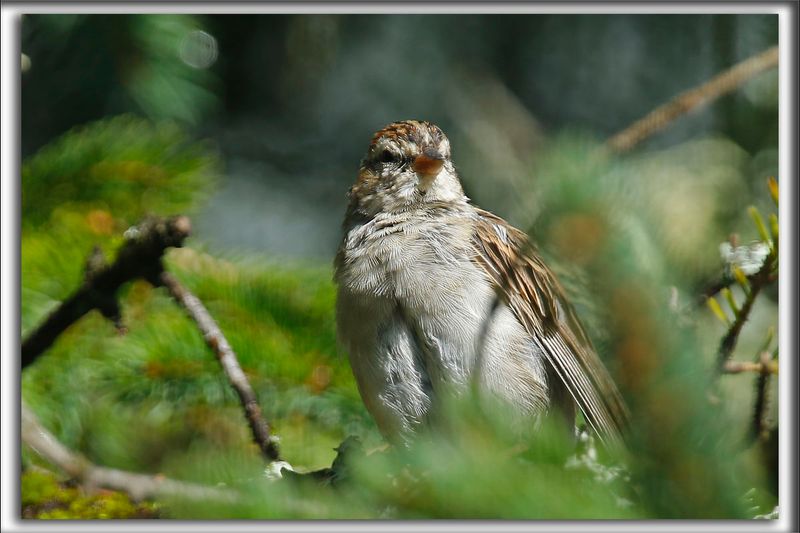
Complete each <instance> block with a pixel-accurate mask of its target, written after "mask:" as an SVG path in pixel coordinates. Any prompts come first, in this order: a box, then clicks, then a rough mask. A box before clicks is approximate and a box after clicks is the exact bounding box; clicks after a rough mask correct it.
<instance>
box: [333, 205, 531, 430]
mask: <svg viewBox="0 0 800 533" xmlns="http://www.w3.org/2000/svg"><path fill="white" fill-rule="evenodd" d="M473 220H474V213H472V212H470V211H469V210H468V209H459V210H452V211H443V212H442V211H440V212H436V213H430V212H422V213H420V212H409V213H403V214H391V215H389V214H380V215H378V216H376V217H375V218H373V219H371V220H369V221H366V222H364V223H361V224H355V225H353V226H352V227H350V228H349V230H348V231H347V233H346V235H345V237H344V240H343V242H342V246H341V248H340V250H339V254H338V255H337V261H336V274H335V278H336V281H337V283H338V285H339V291H338V299H337V323H338V328H339V336H340V339H341V341H342V342H343V344H344V345H345V347H346V348H347V350H348V352H349V356H350V361H351V366H352V368H353V372H354V374H355V377H356V380H357V382H358V385H359V389H360V391H361V394H362V397H363V399H364V401H365V403H366V405H367V407H368V409H369V410H370V411H371V412H372V414H373V416H375V418H376V420H377V421H378V425H379V427H381V429H382V430H383V431H384V433H388V434H397V433H400V434H404V433H408V432H413V430H414V427H416V426H418V425H419V424H421V423H424V421H425V419H426V417H427V414H428V411H429V410H430V409H431V405H432V403H433V397H434V396H435V395H436V392H437V390H443V388H445V387H452V386H456V388H457V387H459V386H463V385H466V384H467V383H468V382H469V380H470V379H478V380H479V381H480V382H481V384H482V385H483V386H484V387H485V388H486V389H487V390H489V391H492V392H493V393H495V394H496V395H497V396H498V397H500V398H503V399H506V400H508V401H509V402H511V403H512V404H513V405H515V406H516V407H518V408H519V409H520V410H521V411H523V412H526V413H529V412H538V411H543V410H544V409H545V408H546V405H547V388H546V387H547V385H546V379H545V371H544V368H543V361H542V357H541V354H540V353H538V352H537V348H536V345H535V343H534V342H533V341H532V339H531V338H530V337H529V336H528V335H527V333H526V332H525V330H524V328H523V327H522V325H521V324H520V323H519V321H518V320H517V319H516V318H515V316H514V315H513V313H512V312H511V310H510V309H509V308H508V307H507V306H506V305H505V304H504V303H502V302H497V301H496V298H497V297H496V293H495V290H494V288H493V286H492V282H491V280H490V279H489V278H488V277H487V275H486V274H485V272H484V271H483V270H482V269H481V268H480V267H479V266H478V265H477V264H476V263H475V262H474V254H475V252H474V250H473V245H472V232H473ZM476 372H477V373H476Z"/></svg>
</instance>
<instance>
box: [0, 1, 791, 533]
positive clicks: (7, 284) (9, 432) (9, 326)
mask: <svg viewBox="0 0 800 533" xmlns="http://www.w3.org/2000/svg"><path fill="white" fill-rule="evenodd" d="M136 12H138V13H160V12H161V13H179V12H183V13H207V14H223V13H253V14H256V13H263V14H267V13H342V14H344V13H420V14H445V13H450V14H457V13H486V14H500V13H520V14H526V13H527V14H534V13H542V14H544V13H564V14H568V13H576V14H577V13H598V14H599V13H607V14H613V13H620V14H621V13H642V14H644V13H649V14H656V13H657V14H660V13H664V14H667V13H669V14H675V13H684V14H701V13H753V14H755V13H774V14H777V15H779V45H780V67H779V91H780V93H779V94H780V97H779V101H780V107H779V110H780V111H779V112H780V119H779V157H780V163H779V165H780V166H779V169H780V176H781V180H780V188H781V205H780V216H779V218H780V247H781V250H782V254H781V256H782V257H781V259H782V262H783V265H782V268H781V270H780V279H779V297H780V301H781V305H780V310H779V344H780V352H781V353H782V354H784V357H783V358H781V372H780V374H779V398H780V410H779V412H780V415H779V416H780V427H781V430H780V436H779V443H780V465H781V476H780V484H779V490H780V495H781V496H780V500H781V502H782V505H781V508H780V519H778V520H772V521H766V520H764V521H761V520H707V521H703V520H649V521H621V520H620V521H616V520H613V521H611V520H609V521H568V520H567V521H509V520H480V521H468V520H437V521H433V520H419V521H417V520H415V521H394V522H391V521H350V520H347V521H242V520H239V521H208V522H203V521H177V520H156V521H151V520H147V521H124V520H111V521H77V520H76V521H53V522H47V521H22V520H20V516H19V509H20V504H19V497H20V495H19V471H20V469H19V467H20V453H19V448H20V442H19V428H20V410H19V392H20V370H19V346H20V322H19V305H20V262H19V250H20V220H21V218H20V217H21V213H20V183H19V180H20V147H19V146H20V105H19V102H20V98H21V94H20V87H21V86H20V67H19V65H20V63H19V61H20V59H19V58H20V15H21V14H23V13H120V14H122V13H136ZM797 25H798V4H797V2H795V1H783V2H738V1H733V2H680V1H676V2H625V1H622V2H620V1H618V2H525V1H512V2H498V3H490V2H485V1H484V2H479V1H452V2H432V3H425V2H419V1H406V2H396V3H387V2H366V1H365V2H361V1H348V2H336V1H331V2H294V3H291V2H255V1H253V2H248V1H245V2H241V1H240V2H230V3H224V2H213V1H212V2H202V1H199V2H178V3H176V2H170V3H168V2H139V3H113V4H112V3H104V2H72V3H70V2H64V3H61V2H4V3H3V4H2V122H1V125H2V130H0V131H2V159H0V165H1V166H0V168H1V169H2V173H1V174H0V187H1V189H0V200H1V201H2V210H1V211H0V213H1V216H2V219H1V221H2V223H1V224H0V228H2V239H1V240H0V245H1V246H2V261H1V262H0V267H1V268H0V279H1V280H2V290H1V291H0V296H1V297H0V310H1V311H2V330H0V333H1V336H0V339H1V342H2V344H0V346H2V349H1V350H0V354H2V357H0V365H2V366H0V368H1V369H2V373H1V374H0V375H1V376H2V389H1V390H2V415H3V416H2V426H1V427H2V440H1V441H0V442H1V445H2V446H1V448H2V478H1V484H0V488H2V492H1V493H0V518H1V522H0V530H2V531H31V532H34V531H54V530H60V531H108V530H116V531H139V530H147V531H216V530H219V529H224V530H227V531H261V530H265V529H268V530H280V531H298V532H300V531H375V530H380V531H406V530H416V531H478V530H489V531H584V530H587V529H591V530H597V531H673V530H675V531H677V530H686V531H720V532H722V531H725V532H727V531H800V529H799V526H798V512H797V508H796V506H794V505H792V504H791V502H793V501H797V498H798V463H797V450H798V448H797V444H798V443H797V435H798V397H797V389H798V383H797V378H798V363H797V354H798V353H800V352H799V351H798V344H797V324H798V307H797V306H798V298H797V296H798V287H797V272H798V270H797V229H798V219H797V217H798V214H797V213H798V205H797V204H798V177H799V176H798V165H797V146H798V107H797V105H798V91H797V74H798V72H797V66H798V53H797V49H798V39H797Z"/></svg>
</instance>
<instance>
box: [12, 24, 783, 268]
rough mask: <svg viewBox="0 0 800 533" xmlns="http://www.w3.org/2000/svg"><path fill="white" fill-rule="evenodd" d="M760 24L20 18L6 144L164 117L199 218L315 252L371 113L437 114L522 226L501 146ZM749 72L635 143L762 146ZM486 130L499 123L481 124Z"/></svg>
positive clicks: (759, 97)
mask: <svg viewBox="0 0 800 533" xmlns="http://www.w3.org/2000/svg"><path fill="white" fill-rule="evenodd" d="M197 30H202V31H204V32H207V34H209V35H211V36H212V37H213V39H214V40H215V41H216V54H217V55H216V60H215V61H213V62H212V63H211V64H210V65H208V68H193V67H191V66H189V65H188V64H187V63H186V62H184V61H183V60H182V59H181V57H179V54H177V53H176V51H179V50H184V51H185V50H187V46H188V49H189V50H190V52H189V53H191V46H192V43H193V42H194V41H192V37H191V35H190V34H191V32H192V31H197ZM204 42H205V41H200V42H199V43H197V42H194V45H195V48H199V51H198V50H195V53H200V54H202V53H203V52H204V49H203V48H202V46H203V43H204ZM776 42H777V16H768V15H763V16H761V15H759V16H754V15H747V16H744V15H739V16H733V15H691V16H683V15H629V16H624V15H613V16H612V15H569V16H554V15H492V16H489V15H425V16H421V15H348V16H334V15H319V16H307V15H304V16H296V15H271V16H253V15H224V16H176V17H160V18H158V17H148V16H147V15H137V16H91V17H89V16H79V15H71V16H59V15H53V16H32V17H27V18H25V19H24V21H23V24H22V51H23V53H24V54H26V55H27V56H28V58H29V59H30V65H31V68H30V69H29V70H27V71H26V72H24V74H23V76H22V133H23V135H22V151H23V157H25V156H28V155H30V154H32V153H33V152H34V151H35V150H37V149H38V148H39V147H41V146H42V145H43V144H45V143H47V142H48V141H50V140H52V139H53V138H54V137H55V136H58V135H60V134H62V133H64V132H65V131H67V130H68V129H69V128H71V127H73V126H75V125H79V124H83V123H86V122H88V121H91V120H94V119H99V118H101V117H104V116H108V115H115V114H119V113H123V112H133V113H137V114H145V115H148V116H151V117H152V118H157V119H160V118H171V119H175V120H178V121H180V122H182V123H184V124H185V125H187V126H188V127H189V128H190V130H191V131H192V132H194V134H195V135H197V136H198V137H205V138H211V139H213V140H214V141H215V142H216V143H218V145H219V148H220V150H221V152H222V154H223V156H224V161H225V178H224V182H223V184H222V187H221V188H220V190H219V191H218V193H217V195H216V196H215V198H214V199H213V200H212V201H211V202H209V204H208V205H207V207H206V208H205V209H204V210H203V212H202V213H201V215H200V216H199V217H197V227H198V235H199V236H201V237H202V238H204V240H205V241H206V242H208V243H210V245H212V246H216V247H220V248H225V249H231V248H237V249H238V248H244V249H250V250H257V251H259V252H264V253H266V254H268V255H271V256H275V257H279V258H282V257H293V258H298V257H299V258H307V259H311V260H324V259H325V258H329V257H330V256H331V255H332V253H333V251H334V250H335V246H336V243H337V240H338V231H339V229H338V228H339V219H340V217H341V214H342V212H343V209H344V204H345V192H346V190H347V187H348V186H349V185H350V182H351V181H352V180H353V178H354V177H355V173H356V169H357V166H358V162H359V160H360V158H361V156H362V155H363V152H364V151H365V148H366V145H367V142H368V140H369V138H370V136H371V134H372V132H373V131H375V130H377V129H378V128H380V127H381V126H382V125H384V124H386V123H388V122H391V121H394V120H400V119H407V118H422V119H427V120H431V121H433V122H435V123H438V124H439V125H440V126H441V127H442V128H443V129H444V130H445V132H446V133H447V134H448V135H449V136H450V137H451V141H452V144H453V147H454V156H455V161H456V163H457V164H458V165H459V168H460V169H461V172H462V177H463V179H464V181H465V185H466V189H467V192H468V194H470V195H471V196H472V197H473V199H474V200H476V201H477V202H478V203H480V204H482V205H484V206H485V207H488V208H491V209H494V210H497V211H499V212H500V213H501V214H503V215H504V216H506V217H508V218H510V219H511V221H512V222H515V223H517V224H521V225H525V224H528V223H530V222H531V221H532V217H528V216H526V215H524V214H520V213H518V212H516V211H514V210H510V209H508V204H509V202H511V201H513V197H514V194H515V193H514V190H513V186H511V185H509V183H510V182H513V181H515V180H518V179H519V178H518V177H517V175H518V174H519V171H515V167H514V165H512V164H511V163H510V162H509V165H507V166H506V165H504V164H503V154H502V150H504V149H506V148H508V146H505V147H504V146H503V144H504V143H506V144H507V143H508V142H513V143H515V145H514V146H511V147H510V148H511V149H512V152H513V153H514V156H515V158H516V159H520V160H522V161H523V164H528V163H529V162H531V161H533V162H535V160H536V157H537V153H536V147H537V145H536V140H537V139H538V138H540V136H546V135H548V134H550V133H551V132H556V131H560V130H563V129H564V128H572V129H578V130H581V131H585V132H589V134H590V135H592V136H595V137H597V138H600V139H602V138H605V137H608V136H610V135H612V134H613V133H615V132H616V131H618V130H620V129H622V128H624V127H625V126H627V125H628V124H630V123H631V122H632V121H634V120H636V119H637V118H639V117H641V116H643V115H644V114H646V113H647V112H648V111H650V110H651V109H653V108H654V107H655V106H657V105H659V104H661V103H664V102H665V101H667V100H669V99H670V98H672V97H674V96H675V95H677V94H678V93H680V92H682V91H684V90H687V89H689V88H691V87H694V86H696V85H698V84H700V83H701V82H703V81H706V80H707V79H709V78H711V77H712V76H713V75H714V74H716V73H717V72H719V71H722V70H724V69H726V68H728V67H730V66H731V65H733V64H735V63H736V62H738V61H740V60H742V59H744V58H746V57H748V56H750V55H753V54H755V53H757V52H759V51H761V50H763V49H765V48H767V47H769V46H771V45H774V44H775V43H776ZM187 43H189V44H188V45H187ZM182 47H183V48H182ZM757 89H758V88H756V90H751V91H749V92H748V91H739V92H736V93H734V94H732V95H729V96H726V97H723V98H722V99H720V100H719V101H718V102H716V103H715V104H714V105H713V106H710V107H706V108H705V109H703V110H702V111H699V112H697V113H694V114H692V115H690V116H687V117H684V118H682V119H681V120H679V121H677V122H676V123H675V124H673V125H671V126H670V128H668V129H667V130H666V131H664V132H663V133H660V134H659V135H657V136H655V137H653V138H652V139H651V140H650V141H649V142H648V144H647V145H646V146H647V147H649V148H655V149H657V148H661V147H668V146H671V145H675V144H677V143H680V142H682V141H686V140H688V139H693V138H698V137H702V136H705V135H708V134H713V135H718V136H723V137H727V138H729V139H730V140H732V141H733V142H734V143H736V144H737V145H739V146H741V147H742V148H743V149H744V150H746V151H747V152H748V153H750V154H751V155H755V154H756V153H757V152H759V151H760V150H764V149H765V148H773V149H774V148H776V147H777V113H776V112H775V104H769V103H768V104H766V105H765V104H764V103H763V100H764V98H763V94H762V93H763V92H764V90H761V92H760V93H759V92H758V90H757ZM765 90H766V91H767V92H769V91H772V92H775V91H777V88H776V86H774V87H767V89H765ZM497 132H499V133H501V134H505V135H507V136H508V137H509V138H510V139H512V141H504V140H503V138H502V137H501V138H500V140H496V141H495V140H491V139H492V138H494V137H496V135H495V134H496V133H497ZM491 143H499V144H500V146H499V147H494V146H491ZM487 151H488V152H490V153H493V154H494V155H495V156H497V158H498V159H499V162H498V161H492V160H491V155H486V152H487Z"/></svg>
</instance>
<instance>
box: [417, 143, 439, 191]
mask: <svg viewBox="0 0 800 533" xmlns="http://www.w3.org/2000/svg"><path fill="white" fill-rule="evenodd" d="M443 166H444V156H443V155H442V154H440V153H439V152H437V151H435V150H425V151H424V152H423V153H422V154H420V155H418V156H417V157H416V159H414V163H413V164H412V167H413V168H414V172H416V173H417V174H418V175H419V189H420V190H421V191H422V192H427V191H428V189H430V187H431V185H433V182H434V180H435V179H436V176H438V175H439V172H440V171H441V170H442V167H443Z"/></svg>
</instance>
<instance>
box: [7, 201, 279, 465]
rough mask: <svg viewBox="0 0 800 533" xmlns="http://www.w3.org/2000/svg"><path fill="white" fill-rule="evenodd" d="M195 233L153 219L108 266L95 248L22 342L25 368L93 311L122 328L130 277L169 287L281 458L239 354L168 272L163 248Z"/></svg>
mask: <svg viewBox="0 0 800 533" xmlns="http://www.w3.org/2000/svg"><path fill="white" fill-rule="evenodd" d="M190 231H191V222H190V220H189V218H188V217H185V216H177V217H172V218H169V219H162V218H158V217H151V218H148V219H146V220H145V221H144V222H142V223H141V224H140V225H138V226H135V227H133V228H131V229H130V230H129V231H128V232H126V236H127V240H126V241H125V244H123V246H122V248H121V249H120V251H119V254H118V256H117V259H116V261H114V263H113V264H111V265H108V264H106V262H105V259H104V258H103V256H102V254H101V253H100V251H99V249H95V250H94V251H93V252H92V254H91V255H90V257H89V259H88V260H87V267H86V277H85V279H84V282H83V285H81V287H80V288H79V289H78V290H77V291H76V292H75V293H74V294H73V295H72V296H70V297H69V298H68V299H67V300H65V301H64V302H63V303H62V304H61V305H60V306H59V307H58V308H57V309H56V310H55V311H54V312H53V313H52V314H50V316H48V318H47V319H46V320H45V321H44V322H43V323H42V324H40V325H39V326H38V327H37V328H36V329H35V330H34V331H33V332H32V333H31V334H30V335H29V336H28V337H27V339H25V341H24V342H23V343H22V368H25V367H27V366H28V365H30V364H31V363H32V362H33V361H35V360H36V358H37V357H38V356H39V355H41V354H42V352H44V351H45V350H46V349H47V348H49V347H50V346H51V345H52V344H53V342H54V341H55V340H56V338H57V337H58V336H59V335H60V334H61V333H62V332H63V331H64V330H65V329H67V328H68V327H69V326H70V325H71V324H72V323H74V322H76V321H77V320H79V319H80V318H81V317H82V316H83V315H85V314H86V313H88V312H89V311H91V310H92V309H99V310H100V311H101V312H102V313H103V315H104V316H106V317H108V318H110V319H112V320H114V322H115V323H116V324H117V325H118V327H119V322H120V320H119V316H120V312H119V306H118V303H117V298H116V293H117V290H118V289H119V287H120V286H121V285H122V284H123V283H125V282H127V281H131V280H133V279H136V278H144V279H146V280H147V281H149V282H150V283H151V284H153V285H156V286H160V285H163V286H164V287H166V288H167V290H168V291H169V292H170V294H171V295H172V296H173V298H175V300H176V301H177V302H178V303H180V304H181V305H182V306H183V307H184V308H185V309H186V311H187V312H188V313H189V316H190V317H192V319H194V321H195V323H196V324H197V326H198V328H199V329H200V331H201V332H202V334H203V337H204V338H205V340H206V343H208V345H209V346H210V347H211V349H212V350H213V351H214V354H215V355H216V356H217V358H218V359H219V361H220V363H221V364H222V368H223V370H224V371H225V375H226V376H227V378H228V379H229V381H230V382H231V385H232V386H233V388H234V389H236V392H237V393H238V394H239V399H240V400H241V403H242V407H243V408H244V412H245V417H246V418H247V421H248V423H249V424H250V428H251V430H252V432H253V439H254V440H255V442H256V445H257V446H258V447H259V449H260V450H261V452H262V453H263V455H264V456H265V457H266V458H267V460H268V461H278V460H280V454H279V452H278V446H277V443H276V440H275V439H274V438H273V437H271V436H270V429H269V424H267V422H266V421H265V420H264V418H263V417H262V415H261V408H260V407H259V406H258V402H257V401H256V396H255V394H254V393H253V389H252V387H250V383H249V382H248V381H247V377H246V376H245V374H244V372H243V371H242V368H241V366H240V365H239V362H238V361H237V359H236V354H234V352H233V350H232V349H231V347H230V344H228V341H227V340H226V339H225V336H224V335H223V334H222V332H221V331H220V329H219V327H218V326H217V324H216V323H215V322H214V319H213V318H211V315H209V314H208V311H206V309H205V307H203V304H202V303H201V302H200V300H199V299H197V297H196V296H194V295H193V294H192V293H191V292H189V291H188V290H187V289H185V288H184V287H182V286H181V285H180V283H178V281H177V280H176V279H175V278H174V277H173V276H171V275H170V274H168V273H167V272H166V271H165V270H164V265H163V262H162V257H163V254H164V251H165V250H166V249H167V248H168V247H171V246H181V245H182V244H183V241H184V240H185V239H186V237H188V235H189V233H190Z"/></svg>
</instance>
